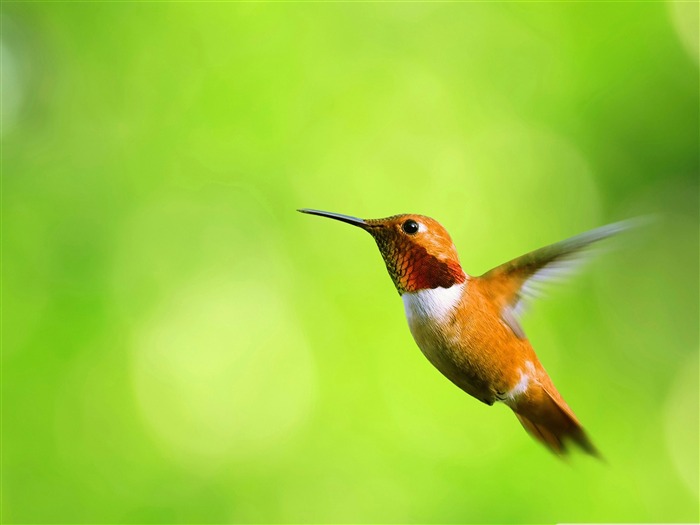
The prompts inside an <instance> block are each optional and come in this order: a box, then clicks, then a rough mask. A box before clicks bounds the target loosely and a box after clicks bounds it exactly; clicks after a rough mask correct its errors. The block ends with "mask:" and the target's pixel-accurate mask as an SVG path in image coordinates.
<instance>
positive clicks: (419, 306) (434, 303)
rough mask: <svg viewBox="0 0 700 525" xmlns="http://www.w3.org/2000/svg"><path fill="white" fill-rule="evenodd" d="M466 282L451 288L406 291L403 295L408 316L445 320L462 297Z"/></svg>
mask: <svg viewBox="0 0 700 525" xmlns="http://www.w3.org/2000/svg"><path fill="white" fill-rule="evenodd" d="M465 285H466V282H464V283H462V284H455V285H453V286H450V287H449V288H440V287H438V288H432V289H428V290H419V291H417V292H406V293H404V294H403V295H402V296H401V299H403V306H404V309H405V310H406V318H407V319H408V322H409V323H411V321H413V320H420V321H424V322H425V321H432V322H438V323H440V322H444V321H446V320H447V319H449V315H450V313H451V312H452V310H453V309H454V308H455V307H456V306H457V305H458V304H459V301H460V300H461V299H462V292H463V290H464V286H465Z"/></svg>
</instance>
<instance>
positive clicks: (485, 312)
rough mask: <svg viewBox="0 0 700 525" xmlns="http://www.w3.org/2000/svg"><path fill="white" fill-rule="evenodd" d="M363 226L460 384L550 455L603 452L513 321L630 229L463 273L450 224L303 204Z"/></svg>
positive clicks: (436, 356)
mask: <svg viewBox="0 0 700 525" xmlns="http://www.w3.org/2000/svg"><path fill="white" fill-rule="evenodd" d="M298 211H300V212H302V213H308V214H311V215H318V216H321V217H328V218H330V219H335V220H338V221H341V222H345V223H348V224H352V225H353V226H357V227H359V228H362V229H363V230H365V231H366V232H368V233H369V234H370V235H372V237H373V238H374V240H375V241H376V243H377V246H378V248H379V251H380V252H381V255H382V258H383V259H384V263H385V264H386V268H387V270H388V272H389V275H390V277H391V280H392V281H393V283H394V285H395V286H396V290H397V291H398V293H399V295H400V296H401V299H402V300H403V305H404V310H405V314H406V319H407V320H408V326H409V329H410V331H411V334H412V336H413V339H414V340H415V342H416V344H417V345H418V347H419V348H420V350H421V351H422V353H423V354H424V355H425V357H427V359H428V361H430V362H431V363H432V364H433V365H434V366H435V368H437V369H438V370H439V371H440V372H441V373H442V374H443V375H444V376H445V377H446V378H447V379H449V380H450V381H451V382H452V383H454V384H455V385H456V386H458V387H459V388H460V389H462V390H463V391H464V392H466V393H467V394H469V395H470V396H472V397H475V398H476V399H478V400H479V401H481V402H483V403H486V404H487V405H489V406H491V405H493V404H494V403H496V402H500V403H504V404H505V405H507V406H508V407H510V408H511V409H512V410H513V412H514V413H515V416H516V417H517V418H518V420H519V421H520V423H521V424H522V426H523V427H524V428H525V430H526V431H527V432H528V433H529V434H530V435H531V436H533V437H534V438H535V439H536V440H537V441H539V442H541V443H542V444H544V445H545V446H546V447H547V448H548V449H549V450H551V451H552V452H554V453H555V454H557V455H564V454H566V453H567V452H568V445H569V443H570V442H573V443H574V444H576V445H577V446H579V447H580V448H581V449H582V450H583V451H584V452H586V453H588V454H591V455H593V456H597V457H600V454H599V453H598V450H597V449H596V447H595V446H594V445H593V443H592V442H591V440H590V439H589V437H588V435H587V434H586V432H585V431H584V429H583V427H582V426H581V424H580V423H579V420H578V419H577V417H576V415H575V414H574V412H573V411H572V410H571V408H569V405H567V404H566V401H564V399H563V398H562V396H561V394H559V392H558V391H557V389H556V388H555V387H554V383H553V382H552V380H551V379H550V377H549V375H548V374H547V372H546V370H545V369H544V367H543V366H542V364H541V363H540V360H539V359H538V358H537V355H536V354H535V351H534V349H533V348H532V345H531V344H530V342H529V341H528V339H527V337H526V336H525V332H524V331H523V328H522V326H521V324H520V314H521V313H522V310H523V306H524V305H525V304H526V302H527V300H528V299H530V298H532V297H534V296H537V295H538V293H537V292H538V290H539V289H540V288H541V287H540V286H539V285H540V284H542V283H543V282H546V281H548V280H551V279H552V278H555V277H556V276H558V275H560V274H561V273H562V272H565V271H566V270H568V269H570V268H571V267H572V266H575V265H576V263H577V262H580V260H581V259H582V255H584V252H586V251H587V248H589V247H590V246H591V245H592V244H594V243H597V242H598V241H601V240H603V239H605V238H608V237H610V236H612V235H614V234H616V233H618V232H620V231H622V230H625V229H627V228H628V226H629V224H628V223H627V222H625V221H623V222H620V223H614V224H610V225H607V226H603V227H601V228H598V229H595V230H591V231H589V232H587V233H583V234H580V235H578V236H575V237H572V238H570V239H567V240H564V241H561V242H558V243H555V244H552V245H549V246H546V247H544V248H540V249H539V250H535V251H533V252H530V253H527V254H525V255H523V256H521V257H518V258H516V259H513V260H511V261H508V262H506V263H504V264H501V265H500V266H497V267H495V268H493V269H492V270H489V271H488V272H486V273H485V274H483V275H480V276H478V277H474V276H471V275H468V274H467V273H465V271H464V270H463V269H462V265H461V264H460V262H459V257H458V256H457V250H456V249H455V246H454V244H453V242H452V239H451V238H450V235H449V234H448V233H447V230H445V228H444V227H443V226H442V225H441V224H440V223H439V222H437V221H436V220H435V219H431V218H430V217H426V216H424V215H416V214H401V215H394V216H392V217H387V218H384V219H360V218H358V217H352V216H349V215H342V214H339V213H331V212H326V211H319V210H312V209H300V210H298Z"/></svg>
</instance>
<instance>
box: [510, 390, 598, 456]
mask: <svg viewBox="0 0 700 525" xmlns="http://www.w3.org/2000/svg"><path fill="white" fill-rule="evenodd" d="M511 408H512V409H513V412H515V415H516V416H517V418H518V420H519V421H520V423H521V424H522V425H523V427H524V428H525V430H527V432H528V433H529V434H530V435H531V436H532V437H534V438H535V439H536V440H538V441H539V442H541V443H542V444H544V445H545V446H546V447H547V448H549V449H550V450H551V451H552V452H554V453H555V454H557V455H560V456H561V455H564V454H566V453H567V448H566V446H567V442H568V441H573V442H574V443H576V444H577V445H578V446H579V447H581V448H582V449H583V450H584V451H585V452H586V453H588V454H591V455H592V456H596V457H597V458H599V459H602V457H601V455H600V453H599V452H598V450H597V449H596V448H595V446H594V445H593V443H591V440H590V439H589V438H588V436H587V435H586V432H585V431H584V430H583V427H582V426H581V424H580V423H579V422H578V419H576V416H575V415H574V413H573V411H572V410H571V409H570V408H569V406H568V405H567V404H566V402H565V401H564V400H563V399H562V397H561V395H559V392H557V391H556V389H555V388H554V386H553V385H552V386H550V385H548V386H547V387H544V386H541V385H531V386H530V388H529V389H528V392H527V393H526V394H525V395H523V396H521V397H520V398H519V399H518V400H517V401H516V402H515V403H514V404H513V405H512V406H511Z"/></svg>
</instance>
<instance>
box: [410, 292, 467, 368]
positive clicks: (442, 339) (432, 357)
mask: <svg viewBox="0 0 700 525" xmlns="http://www.w3.org/2000/svg"><path fill="white" fill-rule="evenodd" d="M465 287H466V283H463V284H458V285H454V286H452V287H450V288H434V289H428V290H421V291H418V292H411V293H404V294H403V295H402V296H401V297H402V299H403V303H404V309H405V311H406V319H407V321H408V326H409V328H410V330H411V334H412V335H413V339H415V341H416V343H417V344H418V347H419V348H420V349H421V351H422V352H423V354H424V355H425V356H426V357H427V358H428V360H429V361H430V362H431V363H432V364H433V365H435V367H437V368H438V369H439V370H440V371H441V372H442V373H443V374H444V375H446V376H447V377H448V378H449V379H451V380H453V381H455V380H456V379H457V378H456V376H457V375H463V373H462V374H460V373H459V370H458V369H464V368H465V366H466V365H467V364H468V363H466V362H465V361H466V360H467V359H468V356H467V355H465V349H464V348H462V347H463V345H462V343H463V341H462V340H461V339H462V338H461V336H462V334H463V324H464V321H465V320H464V319H463V318H462V317H463V316H461V315H458V313H459V311H460V304H461V303H462V300H463V295H464V292H465Z"/></svg>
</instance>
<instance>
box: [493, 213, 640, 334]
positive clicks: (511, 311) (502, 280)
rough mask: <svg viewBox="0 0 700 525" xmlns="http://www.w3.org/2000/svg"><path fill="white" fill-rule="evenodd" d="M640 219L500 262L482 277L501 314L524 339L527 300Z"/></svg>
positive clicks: (541, 291)
mask: <svg viewBox="0 0 700 525" xmlns="http://www.w3.org/2000/svg"><path fill="white" fill-rule="evenodd" d="M638 223H639V221H638V220H627V221H621V222H616V223H613V224H608V225H607V226H602V227H600V228H597V229H595V230H591V231H589V232H586V233H582V234H580V235H577V236H575V237H571V238H570V239H566V240H564V241H561V242H557V243H555V244H550V245H549V246H545V247H544V248H540V249H539V250H535V251H533V252H530V253H527V254H525V255H523V256H521V257H518V258H516V259H513V260H511V261H508V262H507V263H505V264H502V265H500V266H497V267H496V268H493V269H492V270H489V271H488V272H486V273H485V274H483V275H482V276H481V277H479V279H482V280H484V281H488V285H489V286H488V289H489V290H491V293H492V299H493V300H494V301H495V303H496V304H497V306H498V307H499V308H500V310H501V318H502V319H503V321H504V322H505V323H506V324H507V325H508V326H509V327H510V328H511V329H512V330H513V332H514V333H515V335H517V336H518V337H519V338H521V339H524V338H525V333H524V332H523V329H522V327H521V326H520V322H519V319H520V315H521V314H522V311H523V307H524V304H525V302H526V300H528V299H533V298H537V297H540V296H542V295H543V285H545V284H548V283H551V282H556V281H563V280H564V279H565V278H566V277H567V276H569V275H570V274H571V273H573V272H574V271H575V270H576V269H577V268H578V267H579V266H581V264H582V263H583V262H584V261H585V260H587V259H589V258H590V256H591V255H592V253H593V252H594V251H595V250H594V249H593V245H595V244H597V243H598V242H599V241H602V240H604V239H607V238H609V237H612V236H613V235H616V234H618V233H620V232H623V231H625V230H628V229H630V228H632V227H634V226H636V225H637V224H638Z"/></svg>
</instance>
